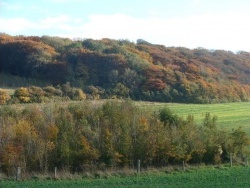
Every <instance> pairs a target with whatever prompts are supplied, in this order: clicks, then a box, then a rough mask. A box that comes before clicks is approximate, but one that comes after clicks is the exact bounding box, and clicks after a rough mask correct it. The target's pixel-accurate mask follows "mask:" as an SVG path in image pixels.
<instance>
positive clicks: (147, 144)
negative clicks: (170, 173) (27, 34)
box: [0, 100, 249, 176]
mask: <svg viewBox="0 0 250 188" xmlns="http://www.w3.org/2000/svg"><path fill="white" fill-rule="evenodd" d="M0 129H1V131H0V146H1V147H0V164H1V171H2V172H4V173H5V174H7V175H9V176H13V174H14V173H15V169H16V168H17V167H21V168H22V171H23V172H26V173H32V172H39V173H47V172H51V171H53V170H54V168H55V167H57V168H58V169H59V170H64V171H66V172H71V173H78V172H95V171H96V170H103V171H105V170H107V169H120V168H132V169H133V168H135V167H136V164H137V160H138V159H140V160H141V166H142V167H143V168H148V167H164V166H168V165H175V164H179V163H185V164H187V163H188V164H216V165H219V164H221V163H229V160H230V159H229V156H230V155H232V156H233V157H234V161H236V162H237V161H238V162H239V163H241V162H244V161H245V160H246V156H247V154H248V152H247V150H248V144H249V138H248V136H247V133H246V132H244V131H243V130H242V129H241V128H236V129H233V130H231V131H225V130H222V129H220V128H218V126H217V117H216V116H211V115H210V114H209V113H206V114H205V116H204V120H203V122H202V123H201V124H196V123H195V120H194V117H193V116H192V115H189V116H187V117H186V118H181V117H179V116H177V115H176V114H174V113H173V112H172V111H171V110H170V109H169V108H167V107H164V108H161V109H159V110H158V111H154V112H153V111H148V110H145V109H144V110H142V109H140V108H137V107H136V106H135V105H134V103H133V102H132V101H113V100H111V101H106V102H105V103H103V104H97V103H95V102H93V101H92V102H90V101H84V102H81V103H70V104H69V105H61V104H59V103H49V104H48V103H47V104H44V105H37V104H32V105H19V106H17V105H14V106H13V105H6V106H2V107H0Z"/></svg>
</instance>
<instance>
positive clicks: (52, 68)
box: [0, 34, 250, 103]
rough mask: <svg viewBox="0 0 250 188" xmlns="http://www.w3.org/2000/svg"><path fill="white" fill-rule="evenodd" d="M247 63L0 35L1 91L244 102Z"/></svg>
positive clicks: (239, 57) (141, 46) (179, 51)
mask: <svg viewBox="0 0 250 188" xmlns="http://www.w3.org/2000/svg"><path fill="white" fill-rule="evenodd" d="M249 57H250V53H248V52H238V53H236V54H235V53H232V52H228V51H223V50H207V49H203V48H197V49H194V50H190V49H187V48H182V47H179V48H174V47H165V46H162V45H154V44H150V43H148V42H146V41H144V40H141V39H139V40H138V41H137V43H133V42H130V41H127V40H111V39H102V40H92V39H83V40H78V41H72V40H70V39H67V38H59V37H49V36H42V37H36V36H34V37H24V36H15V37H13V36H9V35H7V34H0V78H1V77H3V78H1V80H0V84H1V85H0V86H1V87H4V86H6V87H8V86H11V87H20V83H23V82H25V81H27V82H31V83H38V84H39V83H40V85H36V86H46V85H53V86H56V85H62V84H65V83H67V82H69V83H70V84H71V85H72V87H77V88H81V89H82V90H83V91H86V90H87V88H88V87H89V86H93V87H95V88H96V89H95V92H96V93H98V95H99V96H100V97H101V98H107V97H109V98H110V97H111V96H113V97H114V98H116V97H118V98H131V99H133V100H149V101H162V102H185V103H216V102H232V101H249V98H250V71H249V70H250V58H249ZM10 75H11V76H13V77H12V78H15V79H16V78H20V83H19V81H18V80H16V81H15V82H14V83H13V82H12V81H11V80H12V79H4V78H6V77H7V78H8V77H10ZM31 80H34V81H33V82H32V81H31ZM39 80H40V82H39ZM15 84H16V86H15ZM23 84H24V85H23V86H30V85H28V84H25V83H23ZM32 85H34V84H32ZM21 86H22V85H21Z"/></svg>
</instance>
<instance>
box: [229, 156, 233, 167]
mask: <svg viewBox="0 0 250 188" xmlns="http://www.w3.org/2000/svg"><path fill="white" fill-rule="evenodd" d="M232 166H233V156H232V153H230V167H232Z"/></svg>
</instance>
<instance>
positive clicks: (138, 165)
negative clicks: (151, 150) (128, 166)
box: [137, 159, 141, 173]
mask: <svg viewBox="0 0 250 188" xmlns="http://www.w3.org/2000/svg"><path fill="white" fill-rule="evenodd" d="M140 172H141V160H140V159H138V161H137V173H140Z"/></svg>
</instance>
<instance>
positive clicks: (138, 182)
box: [0, 166, 250, 188]
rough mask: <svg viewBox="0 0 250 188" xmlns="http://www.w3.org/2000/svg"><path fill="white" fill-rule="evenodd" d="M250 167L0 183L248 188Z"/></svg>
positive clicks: (99, 187) (20, 186) (22, 187)
mask: <svg viewBox="0 0 250 188" xmlns="http://www.w3.org/2000/svg"><path fill="white" fill-rule="evenodd" d="M249 175H250V167H248V166H245V167H244V166H235V167H231V168H230V167H220V168H215V167H202V168H198V169H197V168H195V169H192V168H190V169H187V170H186V171H172V172H171V173H169V172H168V171H166V172H164V171H161V172H160V171H157V172H147V173H141V174H140V175H133V176H126V177H115V176H111V177H106V178H88V179H86V178H81V179H73V180H46V181H41V180H38V181H35V180H31V181H20V182H17V181H2V182H0V187H4V188H9V187H13V188H16V187H18V188H33V187H43V188H49V187H51V188H52V187H53V188H57V187H58V188H66V187H71V188H74V187H92V188H105V187H120V188H125V187H141V188H146V187H148V188H151V187H152V188H157V187H171V188H173V187H192V188H193V187H199V188H200V187H220V188H223V187H226V188H228V187H250V178H249Z"/></svg>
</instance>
